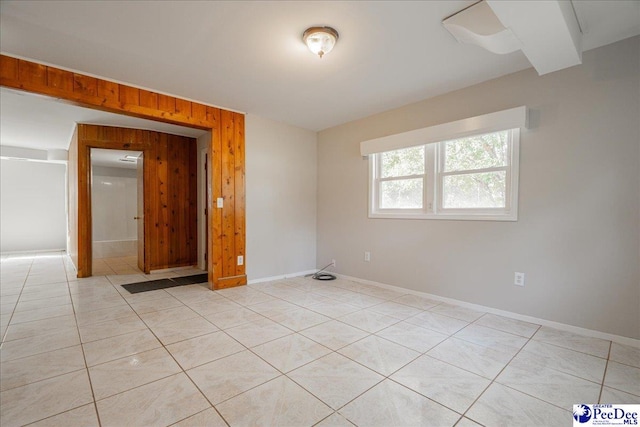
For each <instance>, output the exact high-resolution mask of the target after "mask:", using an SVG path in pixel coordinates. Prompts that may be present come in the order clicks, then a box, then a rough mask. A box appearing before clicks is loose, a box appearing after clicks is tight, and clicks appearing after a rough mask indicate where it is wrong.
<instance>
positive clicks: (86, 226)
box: [78, 138, 151, 276]
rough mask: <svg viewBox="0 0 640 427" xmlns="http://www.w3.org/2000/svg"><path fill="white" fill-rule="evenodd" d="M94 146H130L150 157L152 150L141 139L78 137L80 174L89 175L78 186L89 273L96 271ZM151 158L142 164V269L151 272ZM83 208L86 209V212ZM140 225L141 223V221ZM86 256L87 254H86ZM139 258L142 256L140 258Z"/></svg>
mask: <svg viewBox="0 0 640 427" xmlns="http://www.w3.org/2000/svg"><path fill="white" fill-rule="evenodd" d="M93 148H101V149H106V150H127V151H139V152H142V157H143V159H144V158H147V156H149V155H150V154H151V150H150V147H149V144H147V143H144V142H139V141H131V142H127V143H123V142H116V141H83V140H81V139H80V138H79V140H78V176H79V177H86V185H85V186H84V188H79V189H78V190H79V196H80V194H84V197H85V200H86V203H85V204H84V206H85V207H84V209H83V204H82V203H79V212H78V228H79V229H80V230H86V231H85V232H84V233H82V234H83V235H82V236H78V246H80V245H81V243H83V242H84V244H83V245H82V247H84V249H82V251H83V254H84V255H83V256H82V258H83V260H84V264H85V266H86V268H87V269H88V273H89V276H91V275H92V274H93V199H92V197H91V191H92V188H93V181H92V179H93V175H92V173H91V168H92V165H91V149H93ZM147 165H148V162H144V163H143V164H142V170H143V176H144V177H143V182H142V190H143V195H142V197H143V202H142V204H143V215H142V227H143V235H144V242H143V245H144V256H143V260H142V264H143V271H144V273H145V274H149V273H150V272H151V263H150V259H149V251H148V248H147V246H148V240H149V239H148V232H149V224H148V223H147V222H148V221H147V216H148V215H146V212H147V208H148V206H149V194H148V191H147V183H148V182H149V170H148V166H147ZM82 210H85V212H84V213H83V212H82ZM138 227H140V224H138ZM80 250H81V249H80V248H78V252H80ZM85 257H86V258H85ZM138 262H140V260H138Z"/></svg>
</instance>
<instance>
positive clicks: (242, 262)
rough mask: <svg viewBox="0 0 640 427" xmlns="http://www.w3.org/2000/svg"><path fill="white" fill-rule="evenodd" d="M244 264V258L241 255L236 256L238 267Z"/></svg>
mask: <svg viewBox="0 0 640 427" xmlns="http://www.w3.org/2000/svg"><path fill="white" fill-rule="evenodd" d="M243 264H244V257H243V256H242V255H238V265H243Z"/></svg>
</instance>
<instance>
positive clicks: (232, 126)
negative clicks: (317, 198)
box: [0, 54, 247, 289]
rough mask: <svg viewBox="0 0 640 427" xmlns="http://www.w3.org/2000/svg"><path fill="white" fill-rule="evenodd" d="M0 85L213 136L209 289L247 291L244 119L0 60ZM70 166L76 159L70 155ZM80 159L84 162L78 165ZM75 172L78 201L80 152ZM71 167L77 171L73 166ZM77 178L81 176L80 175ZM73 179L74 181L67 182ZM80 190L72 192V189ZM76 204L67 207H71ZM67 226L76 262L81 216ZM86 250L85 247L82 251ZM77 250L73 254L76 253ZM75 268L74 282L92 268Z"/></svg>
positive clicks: (150, 93)
mask: <svg viewBox="0 0 640 427" xmlns="http://www.w3.org/2000/svg"><path fill="white" fill-rule="evenodd" d="M0 86H4V87H8V88H12V89H16V90H20V91H25V92H31V93H35V94H38V95H44V96H47V97H52V98H54V99H57V100H58V101H61V102H68V103H71V104H74V105H78V106H81V107H87V108H93V109H98V110H103V111H109V112H112V113H117V114H124V115H129V116H135V117H139V118H144V119H151V120H156V121H161V122H166V123H173V124H177V125H181V126H189V127H193V128H197V129H204V130H209V131H211V141H210V143H209V154H210V159H211V162H210V166H211V167H210V169H211V177H210V181H209V182H207V185H208V186H209V187H210V195H211V198H210V199H209V206H208V207H207V208H208V212H209V219H208V221H209V223H208V224H207V228H208V230H209V241H208V242H207V244H208V247H209V251H208V253H209V257H208V260H207V272H208V275H209V285H210V287H211V289H222V288H228V287H233V286H240V285H246V284H247V275H246V262H244V263H243V264H242V265H238V263H237V262H236V260H237V259H238V257H239V256H242V257H243V258H244V259H245V261H246V259H247V258H246V253H245V246H246V200H245V158H244V149H245V137H244V130H245V124H244V120H245V116H244V114H243V113H238V112H234V111H229V110H224V109H220V108H216V107H212V106H210V105H205V104H201V103H198V102H194V101H190V100H187V99H183V98H178V97H175V96H170V95H165V94H162V93H157V92H153V91H149V90H146V89H141V88H137V87H134V86H128V85H125V84H121V83H116V82H113V81H109V80H105V79H101V78H97V77H95V76H89V75H86V74H82V73H77V72H75V71H71V70H65V69H61V68H56V67H52V66H48V65H44V64H40V63H37V62H32V61H29V60H25V59H20V58H15V57H11V56H7V55H3V54H0ZM69 157H70V159H74V160H75V159H76V153H72V152H71V150H70V152H69ZM83 159H84V160H83ZM77 161H78V169H79V168H80V164H81V163H83V162H84V163H85V167H84V170H83V173H84V175H83V174H80V173H78V175H77V181H76V180H75V179H76V176H74V177H73V178H74V182H71V181H72V180H71V179H70V180H69V181H70V182H69V195H70V196H73V197H80V196H81V193H82V192H83V191H82V190H81V185H80V184H81V183H82V181H85V183H86V179H87V176H86V153H80V152H78V153H77ZM69 163H70V164H69V166H68V170H71V169H72V165H71V163H72V162H71V161H70V162H69ZM73 168H75V166H73ZM78 172H80V171H79V170H78ZM70 178H71V176H70ZM76 186H77V187H76ZM214 198H215V199H216V200H217V199H222V200H223V201H224V207H223V208H219V209H215V210H214V209H213V206H212V204H213V199H214ZM77 203H78V200H76V199H72V198H71V199H70V200H69V206H70V207H75V205H76V204H77ZM73 219H74V220H76V221H77V224H72V223H70V224H69V230H68V232H69V234H70V240H71V242H72V245H70V248H71V253H70V254H69V255H70V256H71V258H72V259H73V258H74V256H76V257H77V255H78V253H79V252H80V250H81V246H82V242H81V241H82V240H83V239H81V238H80V237H81V236H82V233H83V232H85V233H86V232H87V231H89V230H87V229H86V228H84V229H83V228H82V227H81V226H80V220H81V218H80V215H79V212H78V218H75V217H74V218H73ZM85 225H86V224H85ZM82 249H85V250H86V249H87V248H82ZM76 251H77V253H76ZM86 267H87V266H86V265H81V263H80V262H78V265H76V268H77V271H78V277H87V276H88V275H90V274H91V273H90V271H91V270H90V269H87V268H86Z"/></svg>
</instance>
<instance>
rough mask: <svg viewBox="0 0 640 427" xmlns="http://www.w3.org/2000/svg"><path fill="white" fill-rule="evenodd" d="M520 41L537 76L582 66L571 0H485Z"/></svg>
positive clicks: (578, 27)
mask: <svg viewBox="0 0 640 427" xmlns="http://www.w3.org/2000/svg"><path fill="white" fill-rule="evenodd" d="M486 2H487V4H488V5H489V6H490V7H491V9H492V10H493V12H494V13H495V14H496V16H497V17H498V19H499V20H500V22H502V24H503V25H504V26H505V27H506V28H509V29H510V30H511V31H512V32H513V34H514V35H515V37H516V38H517V39H518V40H520V44H521V45H520V48H521V49H522V52H523V53H524V54H525V55H526V57H527V59H529V62H531V65H533V67H534V68H535V69H536V71H537V72H538V74H539V75H543V74H547V73H551V72H554V71H558V70H562V69H564V68H567V67H572V66H574V65H579V64H581V63H582V32H581V29H580V24H579V23H578V19H577V17H576V14H575V12H574V10H573V6H572V4H571V2H570V1H566V0H545V1H539V0H538V1H536V0H533V1H531V0H515V1H513V0H486Z"/></svg>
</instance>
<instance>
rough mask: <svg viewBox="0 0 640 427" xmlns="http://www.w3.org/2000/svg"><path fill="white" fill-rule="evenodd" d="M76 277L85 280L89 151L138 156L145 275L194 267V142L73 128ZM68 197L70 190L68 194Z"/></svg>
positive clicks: (132, 131) (139, 132)
mask: <svg viewBox="0 0 640 427" xmlns="http://www.w3.org/2000/svg"><path fill="white" fill-rule="evenodd" d="M77 133H78V144H77V158H78V159H80V161H79V162H78V177H82V179H78V180H77V182H75V183H74V182H71V180H70V182H69V185H70V187H73V186H74V185H76V186H77V188H78V194H79V195H80V196H79V197H78V229H79V230H82V232H81V234H80V236H79V244H80V247H81V248H82V249H81V250H79V255H78V264H77V267H78V273H79V275H80V274H82V275H83V276H84V277H86V276H87V275H91V250H92V248H91V242H92V238H91V232H92V226H91V204H90V201H91V182H90V178H91V161H90V149H91V148H110V149H118V150H135V151H142V152H143V155H144V215H143V223H141V224H140V225H141V226H143V227H144V235H145V240H144V267H145V268H144V269H145V272H147V273H148V272H149V271H150V270H158V269H163V268H170V267H180V266H186V265H194V264H197V258H198V245H197V217H196V206H197V185H196V173H197V169H196V168H197V164H196V140H195V139H194V138H188V137H183V136H177V135H169V134H165V133H160V132H153V131H147V130H137V129H127V128H118V127H111V126H96V125H85V124H80V125H78V129H77ZM70 193H71V188H70Z"/></svg>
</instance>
